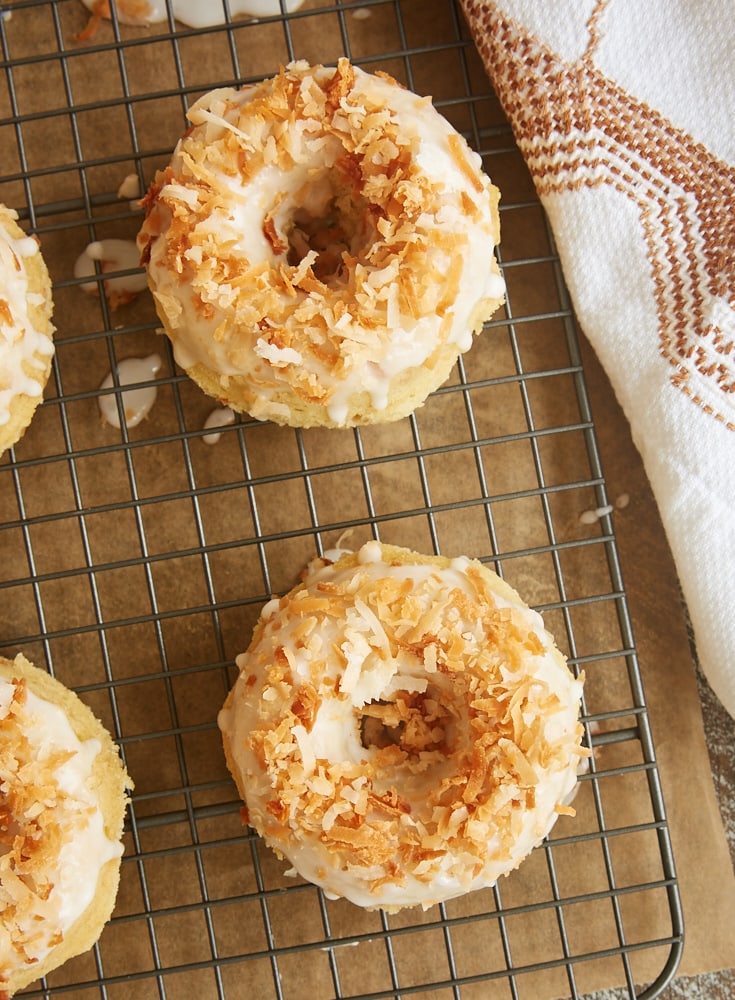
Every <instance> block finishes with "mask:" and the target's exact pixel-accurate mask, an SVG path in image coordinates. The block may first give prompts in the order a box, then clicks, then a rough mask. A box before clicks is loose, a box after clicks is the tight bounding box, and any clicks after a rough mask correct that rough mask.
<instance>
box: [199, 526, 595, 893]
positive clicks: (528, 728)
mask: <svg viewBox="0 0 735 1000" xmlns="http://www.w3.org/2000/svg"><path fill="white" fill-rule="evenodd" d="M377 547H378V543H375V542H371V543H368V546H365V547H364V548H363V549H362V550H361V551H360V552H359V553H357V554H356V555H354V556H346V557H344V558H342V559H341V560H340V561H338V562H337V563H336V564H334V565H332V564H330V563H329V562H328V561H326V560H323V561H319V560H317V561H316V562H315V563H314V564H312V566H311V567H310V572H309V573H308V575H307V576H306V579H305V581H304V584H303V585H302V586H301V587H299V588H297V589H296V590H294V591H292V592H291V593H290V594H287V595H286V596H285V597H283V598H281V599H280V601H279V603H278V606H277V608H274V607H273V604H272V602H271V604H270V605H269V607H268V614H267V616H266V617H264V618H262V619H261V621H260V622H259V624H258V626H257V627H256V630H255V633H254V637H253V642H252V644H251V646H250V648H249V649H248V651H247V652H246V653H244V654H242V655H241V656H240V657H239V658H238V661H237V662H238V667H239V669H240V671H241V673H240V678H239V680H238V681H237V683H236V685H235V687H234V688H233V691H232V693H231V695H230V697H229V699H228V701H227V702H226V704H225V706H224V708H223V710H222V712H221V714H220V720H219V721H220V726H221V728H222V730H223V733H224V736H225V747H226V750H227V751H228V760H229V762H230V766H231V768H232V770H233V774H234V775H235V778H236V780H237V782H238V785H239V787H240V790H241V792H242V793H243V795H244V798H245V801H246V806H247V815H248V821H249V822H250V823H251V825H253V826H254V827H255V828H256V829H257V830H258V832H259V833H260V834H261V835H263V836H264V837H265V838H266V839H267V841H268V842H269V843H270V844H271V846H273V847H274V848H275V849H276V850H277V851H278V852H279V853H280V854H282V855H285V856H286V857H287V858H288V859H289V860H290V861H291V863H292V864H293V865H294V867H295V868H296V869H297V871H299V872H300V873H301V874H302V875H303V876H304V877H306V878H307V879H309V880H311V881H313V882H316V883H317V884H319V885H321V886H322V887H323V888H324V889H325V891H326V892H327V893H328V894H331V895H334V896H345V897H347V898H349V899H351V900H352V901H353V902H355V903H357V904H359V905H363V906H368V907H375V906H382V907H387V908H394V907H395V908H397V907H401V906H405V905H415V904H421V905H423V906H424V907H426V906H429V905H431V904H433V903H435V902H438V901H440V900H443V899H448V898H451V897H452V896H455V895H458V894H460V893H463V892H466V891H468V890H470V889H474V888H478V887H481V886H488V885H491V884H493V883H494V882H495V881H496V879H497V878H498V877H499V876H500V875H501V874H505V873H507V872H508V871H510V870H511V869H513V868H515V867H517V865H518V864H519V863H520V862H521V860H522V859H523V858H524V857H525V856H526V855H527V854H528V852H529V851H530V850H531V849H532V848H533V847H534V846H535V845H537V844H538V843H539V842H540V841H541V840H542V838H543V837H544V836H545V835H546V834H547V833H548V831H549V830H550V828H551V826H552V825H553V823H554V822H555V820H556V818H557V816H558V815H559V813H560V812H564V811H569V810H568V808H567V807H566V806H565V805H564V800H565V799H566V797H567V795H568V794H569V792H570V790H571V789H572V788H573V787H574V785H575V783H576V778H577V767H578V764H579V759H580V757H582V756H584V755H585V753H586V751H585V750H584V749H583V748H582V747H581V745H580V741H581V735H582V727H581V725H580V724H579V722H578V719H577V716H578V710H579V700H580V696H581V689H582V681H581V680H576V679H575V678H574V677H573V676H572V674H571V673H570V671H569V670H568V668H567V666H566V664H565V662H564V660H563V657H562V656H561V654H560V653H559V652H558V650H557V649H556V647H555V646H554V644H553V640H552V639H551V636H550V635H549V634H548V632H546V630H545V628H544V626H543V622H542V620H541V618H540V616H539V615H538V614H536V613H535V612H533V611H531V610H530V609H529V608H527V607H526V606H525V605H524V604H523V603H522V602H521V601H520V599H519V598H518V596H517V595H516V594H515V592H513V591H511V590H510V588H507V587H505V585H503V584H502V583H501V582H500V581H497V583H498V584H499V586H496V584H495V582H494V581H496V580H497V578H495V577H494V575H493V574H491V573H489V571H487V570H486V569H485V568H484V567H482V566H481V565H480V564H478V563H475V562H471V561H469V560H455V561H454V562H452V563H450V562H449V561H448V560H446V561H439V560H423V559H422V557H415V560H414V554H413V553H408V552H407V550H402V549H393V548H391V547H386V546H382V547H380V552H381V558H380V559H376V558H375V553H376V548H377ZM572 811H573V810H572Z"/></svg>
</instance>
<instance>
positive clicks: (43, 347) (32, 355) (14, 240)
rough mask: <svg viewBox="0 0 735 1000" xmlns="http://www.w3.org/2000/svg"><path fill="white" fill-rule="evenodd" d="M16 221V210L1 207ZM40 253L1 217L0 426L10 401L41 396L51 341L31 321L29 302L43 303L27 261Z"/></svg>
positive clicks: (27, 238)
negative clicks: (31, 286) (30, 278)
mask: <svg viewBox="0 0 735 1000" xmlns="http://www.w3.org/2000/svg"><path fill="white" fill-rule="evenodd" d="M0 214H2V215H5V216H6V217H8V216H9V218H10V219H12V220H13V221H15V220H16V219H17V214H16V213H15V212H12V211H10V210H8V209H5V208H3V209H2V213H0ZM38 253H39V247H38V243H37V242H36V240H34V239H33V237H32V236H13V235H11V234H10V233H9V232H8V231H7V230H6V228H5V226H4V225H3V224H2V218H0V426H2V425H3V424H6V423H8V421H9V420H10V404H11V401H12V400H13V399H14V398H15V397H16V396H19V395H26V396H30V397H31V398H33V399H35V398H38V397H40V395H41V393H42V392H43V386H44V383H45V372H46V367H47V364H48V359H49V357H50V356H51V355H52V354H53V351H54V345H53V341H52V340H51V338H50V337H49V336H48V335H47V333H46V332H45V331H42V330H39V329H38V328H37V327H36V326H35V325H34V323H33V320H32V318H31V314H30V312H29V305H35V306H45V300H44V297H43V296H42V295H41V294H36V293H33V292H31V291H30V290H29V282H28V273H27V270H26V265H27V261H28V260H29V259H30V258H32V257H35V256H36V254H38Z"/></svg>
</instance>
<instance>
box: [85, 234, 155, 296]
mask: <svg viewBox="0 0 735 1000" xmlns="http://www.w3.org/2000/svg"><path fill="white" fill-rule="evenodd" d="M95 262H96V263H99V266H100V270H101V271H102V273H103V274H105V275H106V274H108V273H109V274H111V273H113V272H115V271H132V270H135V271H136V273H135V274H121V275H118V276H113V277H111V278H107V277H106V278H105V279H104V281H103V286H104V289H105V294H106V295H107V297H108V298H109V299H110V300H111V302H113V303H115V302H117V303H123V302H128V301H129V300H130V299H131V298H133V297H135V296H136V295H138V293H139V292H142V291H143V289H144V288H145V287H146V277H145V273H144V272H143V271H140V270H139V266H140V255H139V254H138V249H137V247H136V245H135V242H134V241H133V240H118V239H104V240H95V241H94V242H92V243H89V244H87V246H86V247H85V248H84V250H83V251H82V252H81V253H80V254H79V256H78V257H77V259H76V260H75V262H74V277H75V278H91V277H93V276H94V275H95V274H96V270H95ZM79 287H80V288H81V289H82V291H83V292H86V293H87V294H88V295H96V294H97V293H98V291H99V284H98V282H97V281H96V280H95V281H86V282H83V283H82V284H81V285H80V286H79Z"/></svg>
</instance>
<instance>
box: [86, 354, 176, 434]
mask: <svg viewBox="0 0 735 1000" xmlns="http://www.w3.org/2000/svg"><path fill="white" fill-rule="evenodd" d="M161 364H162V362H161V358H160V357H159V355H158V354H151V355H149V356H148V357H147V358H125V359H124V360H123V361H121V362H120V363H119V364H118V365H117V382H118V384H119V385H131V384H133V383H136V382H146V381H147V380H148V379H152V378H154V376H155V375H157V374H158V372H159V371H160V368H161ZM114 385H115V382H114V380H113V377H112V373H109V374H108V375H107V376H106V377H105V379H104V380H103V382H102V384H101V385H100V389H111V388H112V387H113V386H114ZM156 393H157V388H156V386H155V385H143V386H141V387H140V388H138V389H127V390H125V391H124V392H123V394H122V405H123V411H124V413H125V424H126V426H127V427H135V426H136V425H137V424H139V423H140V422H141V420H143V419H144V418H145V417H147V416H148V414H149V413H150V410H151V407H152V406H153V404H154V403H155V401H156ZM98 402H99V408H100V413H101V414H102V416H103V418H104V419H105V420H106V421H107V423H108V424H111V425H112V426H113V427H119V426H120V414H119V413H118V407H117V393H107V394H105V395H104V396H100V397H99V400H98Z"/></svg>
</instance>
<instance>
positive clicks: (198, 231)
mask: <svg viewBox="0 0 735 1000" xmlns="http://www.w3.org/2000/svg"><path fill="white" fill-rule="evenodd" d="M188 116H189V119H190V121H191V123H192V128H191V129H190V130H189V132H188V133H187V134H186V136H185V137H184V138H183V139H182V140H181V141H180V142H179V144H178V146H177V148H176V150H175V152H174V155H173V158H172V161H171V164H170V165H169V166H168V167H167V168H166V169H165V170H164V171H161V172H159V174H158V175H157V177H156V178H155V180H154V183H153V184H152V186H151V189H150V191H149V193H148V196H147V198H146V207H147V218H146V221H145V223H144V225H143V227H142V229H141V232H140V235H139V237H138V244H139V247H140V249H141V252H142V256H143V260H144V262H145V263H146V265H147V270H148V275H149V281H150V284H151V287H152V290H153V293H154V296H155V299H156V302H157V308H158V310H159V314H160V315H161V318H162V320H163V322H164V325H165V327H166V332H167V333H168V334H169V336H170V337H171V339H172V342H173V345H174V350H175V353H176V357H177V360H178V361H179V363H180V364H181V365H182V367H184V368H185V369H187V370H188V369H191V368H192V367H194V366H196V365H202V366H204V368H206V369H207V370H208V371H209V372H210V373H214V374H215V375H216V376H219V377H221V378H222V380H223V382H222V384H223V385H224V384H225V380H227V379H229V378H231V377H233V376H234V377H242V378H244V379H245V380H246V381H247V387H248V389H249V391H250V392H251V394H252V399H251V401H250V412H254V414H255V415H256V416H258V417H261V418H272V419H280V420H282V418H283V405H284V404H283V402H282V401H280V402H279V398H277V397H279V394H282V393H284V392H285V393H286V394H287V398H292V399H294V400H297V401H305V402H308V403H318V404H319V405H320V406H323V407H325V408H326V409H327V410H328V412H329V414H330V417H331V419H332V420H334V421H335V422H336V423H340V422H341V421H342V420H345V419H347V413H348V409H349V400H350V398H351V397H352V396H353V395H354V394H356V393H360V392H367V393H368V394H369V395H370V397H371V399H372V401H373V405H374V406H375V407H376V408H380V407H385V406H386V405H387V400H388V386H389V384H390V382H391V380H392V379H393V378H394V377H395V376H396V375H397V374H399V373H401V372H404V371H406V370H408V369H411V368H413V367H416V366H421V365H429V366H431V365H432V362H433V359H434V357H435V353H436V351H437V349H438V348H439V347H440V346H442V345H446V344H456V346H457V352H459V351H460V350H466V349H467V348H468V347H469V346H470V343H471V339H472V333H473V328H474V327H476V326H477V321H476V309H477V306H478V303H480V302H482V301H484V300H492V301H493V303H494V306H496V305H497V304H498V303H499V301H500V300H501V299H502V295H503V290H504V286H503V282H502V279H501V277H500V275H499V272H498V269H497V265H496V263H495V261H494V258H493V249H494V246H495V245H496V243H497V241H498V238H499V234H498V231H497V216H496V209H495V204H496V200H497V198H496V195H497V193H496V191H495V189H494V188H493V187H492V185H491V184H490V181H489V180H488V178H487V177H486V176H485V175H484V174H483V173H482V169H481V161H480V157H479V156H478V155H477V154H476V153H474V152H473V151H472V150H470V148H469V146H468V145H467V143H466V142H465V140H464V139H463V138H462V137H461V136H460V135H459V134H458V133H456V132H455V131H454V129H452V127H451V126H450V125H449V123H448V122H447V121H446V120H445V119H444V118H443V117H442V116H441V115H440V114H439V113H438V112H436V110H435V109H434V108H433V106H432V105H431V101H430V99H428V98H420V97H418V96H417V95H415V94H413V93H411V92H409V91H407V90H404V89H403V88H402V87H400V86H399V85H397V84H396V83H395V81H393V80H391V79H390V78H388V77H385V76H383V75H380V74H378V75H375V76H373V75H370V74H367V73H364V72H363V71H361V70H360V69H358V68H356V67H353V66H351V65H350V63H349V62H348V61H347V60H346V59H342V60H340V62H339V64H338V66H337V67H336V69H334V68H326V67H321V66H320V67H315V68H312V67H310V66H308V65H307V64H306V63H303V62H300V63H293V64H291V65H289V66H288V67H286V68H285V69H282V71H281V72H280V73H279V75H278V76H277V77H275V78H274V79H272V80H267V81H265V82H264V83H262V84H259V85H257V86H250V87H244V88H243V89H241V90H234V89H220V90H217V91H213V92H212V93H210V94H208V95H206V96H205V97H203V98H202V99H200V100H199V101H198V102H197V103H195V104H194V105H193V107H192V108H191V109H190V111H189V113H188ZM256 411H257V412H256Z"/></svg>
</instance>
